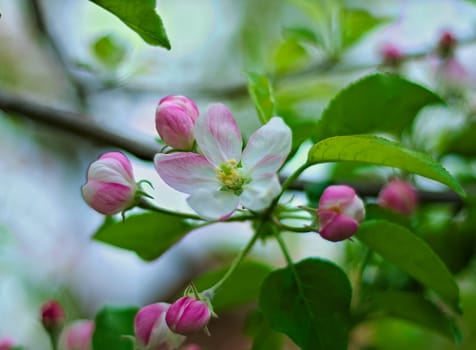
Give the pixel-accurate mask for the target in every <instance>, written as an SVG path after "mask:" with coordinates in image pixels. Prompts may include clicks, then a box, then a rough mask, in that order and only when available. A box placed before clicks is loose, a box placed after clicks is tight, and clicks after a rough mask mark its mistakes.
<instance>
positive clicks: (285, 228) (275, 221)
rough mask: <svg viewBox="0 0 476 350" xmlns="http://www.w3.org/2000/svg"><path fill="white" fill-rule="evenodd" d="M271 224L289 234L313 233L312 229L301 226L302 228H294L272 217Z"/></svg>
mask: <svg viewBox="0 0 476 350" xmlns="http://www.w3.org/2000/svg"><path fill="white" fill-rule="evenodd" d="M273 223H274V224H275V225H276V226H277V227H279V228H280V229H282V230H286V231H290V232H296V233H306V232H313V231H315V230H314V229H313V228H312V227H309V226H302V227H294V226H289V225H286V224H283V223H282V222H281V221H279V220H278V219H277V218H276V217H274V216H273Z"/></svg>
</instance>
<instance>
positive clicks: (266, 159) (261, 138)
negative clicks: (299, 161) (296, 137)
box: [241, 117, 292, 177]
mask: <svg viewBox="0 0 476 350" xmlns="http://www.w3.org/2000/svg"><path fill="white" fill-rule="evenodd" d="M291 141H292V133H291V129H290V128H289V127H288V126H287V125H286V124H285V123H284V121H283V120H282V119H281V118H279V117H273V118H271V120H270V121H269V122H268V123H266V124H265V125H263V126H262V127H260V128H259V129H258V130H256V131H255V132H254V134H253V135H251V137H250V139H249V140H248V144H247V145H246V148H245V150H244V151H243V155H242V158H241V161H242V164H243V169H244V171H245V173H247V175H248V176H251V177H260V176H262V175H265V174H273V173H276V172H277V171H278V169H279V168H280V167H281V165H283V162H284V161H285V160H286V157H287V156H288V154H289V152H290V151H291Z"/></svg>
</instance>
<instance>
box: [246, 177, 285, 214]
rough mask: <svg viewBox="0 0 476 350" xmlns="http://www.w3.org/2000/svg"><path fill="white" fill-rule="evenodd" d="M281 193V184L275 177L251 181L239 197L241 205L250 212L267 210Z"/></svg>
mask: <svg viewBox="0 0 476 350" xmlns="http://www.w3.org/2000/svg"><path fill="white" fill-rule="evenodd" d="M280 191H281V184H280V183H279V179H278V177H277V176H276V175H272V176H269V177H262V178H261V179H253V180H252V181H251V182H250V183H249V184H247V185H246V186H245V187H244V189H243V193H242V194H241V196H240V201H241V204H243V206H244V207H245V208H248V209H251V210H262V209H265V208H267V207H268V206H269V205H270V204H271V202H272V201H273V199H274V198H276V196H277V195H278V194H279V192H280Z"/></svg>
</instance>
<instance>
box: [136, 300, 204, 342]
mask: <svg viewBox="0 0 476 350" xmlns="http://www.w3.org/2000/svg"><path fill="white" fill-rule="evenodd" d="M211 316H212V311H211V309H210V306H209V304H208V303H207V302H205V301H202V300H197V299H195V298H193V297H190V296H184V297H182V298H180V299H178V300H177V301H176V302H175V303H173V304H168V303H156V304H151V305H147V306H145V307H143V308H142V309H140V310H139V312H138V313H137V315H136V317H135V320H134V331H135V336H136V347H137V348H138V349H139V350H152V349H160V350H176V349H178V348H179V347H180V346H181V345H182V344H183V342H184V341H185V339H186V336H188V335H191V334H193V333H197V332H200V331H202V330H204V329H205V328H206V326H207V324H208V322H209V321H210V318H211ZM181 349H184V350H185V349H188V350H192V349H193V350H199V349H200V347H198V345H195V344H188V345H187V346H186V347H184V348H181Z"/></svg>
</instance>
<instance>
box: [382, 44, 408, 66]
mask: <svg viewBox="0 0 476 350" xmlns="http://www.w3.org/2000/svg"><path fill="white" fill-rule="evenodd" d="M380 55H381V56H382V59H383V63H384V64H385V65H387V66H392V67H397V66H398V65H399V64H400V63H401V61H402V58H403V55H402V53H401V52H400V50H399V49H398V48H397V47H396V46H395V45H393V44H390V43H387V44H384V45H383V46H382V48H381V49H380Z"/></svg>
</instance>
